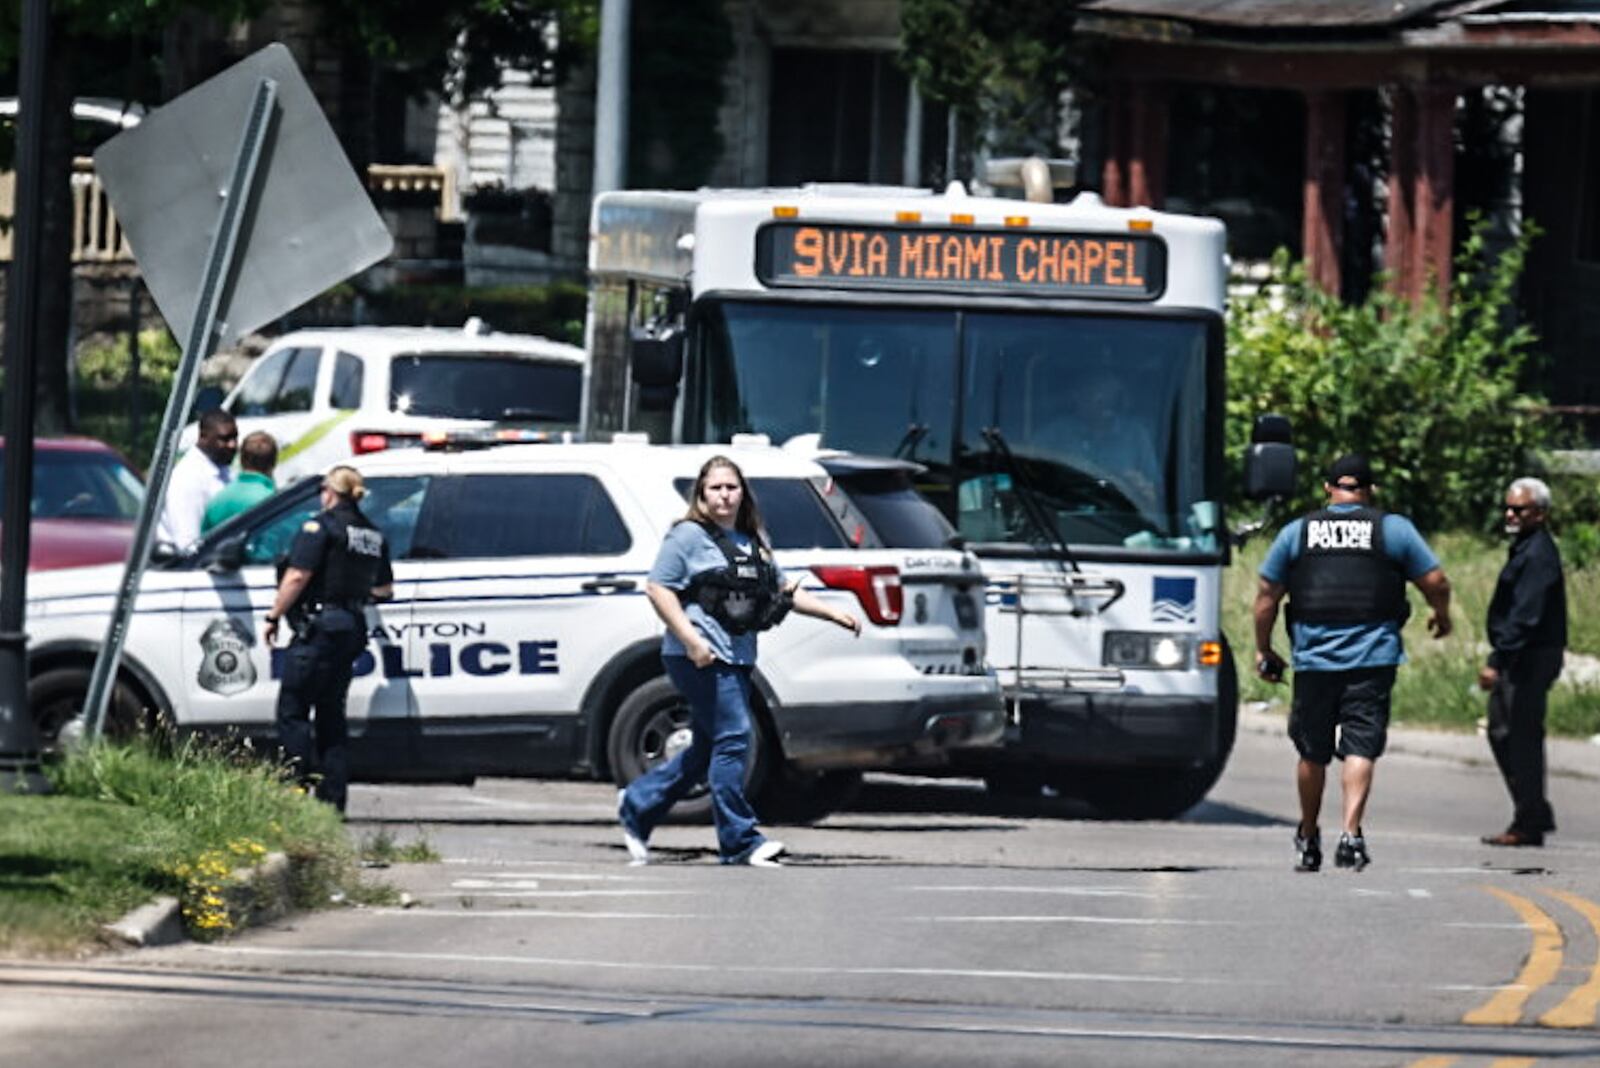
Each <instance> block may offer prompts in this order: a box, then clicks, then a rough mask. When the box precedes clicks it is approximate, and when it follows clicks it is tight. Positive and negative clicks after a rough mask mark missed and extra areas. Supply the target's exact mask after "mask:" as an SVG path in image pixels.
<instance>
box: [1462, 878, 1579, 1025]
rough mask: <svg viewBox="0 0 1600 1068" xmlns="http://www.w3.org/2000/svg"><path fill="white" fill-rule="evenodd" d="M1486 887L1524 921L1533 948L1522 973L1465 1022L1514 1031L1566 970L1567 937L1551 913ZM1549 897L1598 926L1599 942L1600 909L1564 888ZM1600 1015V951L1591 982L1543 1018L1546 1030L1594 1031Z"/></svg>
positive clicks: (1577, 989) (1531, 902)
mask: <svg viewBox="0 0 1600 1068" xmlns="http://www.w3.org/2000/svg"><path fill="white" fill-rule="evenodd" d="M1483 889H1485V890H1487V891H1488V892H1489V893H1491V894H1493V895H1494V896H1495V897H1498V898H1499V899H1500V900H1502V901H1504V902H1505V903H1506V904H1507V905H1510V906H1511V908H1512V909H1513V910H1514V911H1515V912H1516V913H1517V915H1518V916H1519V917H1520V918H1521V919H1522V922H1523V924H1524V925H1525V926H1526V927H1527V928H1528V930H1529V931H1530V932H1532V934H1533V948H1532V950H1531V951H1530V952H1529V953H1528V959H1527V961H1526V962H1525V963H1524V964H1523V966H1522V971H1521V973H1520V974H1519V975H1518V976H1517V977H1516V978H1515V979H1513V980H1512V981H1511V982H1510V983H1509V984H1508V985H1506V986H1504V987H1501V988H1500V990H1499V991H1498V992H1496V993H1495V995H1494V996H1493V997H1491V998H1490V999H1489V1000H1488V1001H1486V1002H1484V1003H1483V1004H1482V1005H1479V1006H1478V1007H1477V1008H1475V1009H1473V1010H1472V1011H1471V1012H1469V1013H1467V1014H1466V1015H1465V1016H1463V1017H1462V1018H1461V1022H1462V1023H1465V1024H1480V1025H1484V1026H1489V1027H1511V1026H1514V1025H1516V1024H1519V1023H1521V1022H1522V1014H1523V1010H1524V1009H1525V1008H1526V1007H1527V1004H1528V1000H1529V999H1530V998H1532V997H1533V996H1534V995H1535V994H1537V993H1538V992H1539V991H1541V990H1543V989H1544V988H1545V987H1546V986H1548V985H1550V983H1551V982H1553V981H1554V980H1555V978H1556V976H1557V975H1558V974H1559V973H1560V971H1561V965H1562V956H1561V948H1562V946H1563V945H1564V944H1565V941H1566V939H1565V938H1564V936H1563V935H1562V933H1561V928H1560V927H1559V926H1558V925H1557V924H1556V922H1555V920H1553V919H1551V918H1550V914H1549V913H1547V912H1545V911H1544V909H1542V908H1540V907H1539V906H1538V905H1537V904H1535V903H1534V902H1533V900H1532V899H1531V898H1527V897H1523V896H1522V895H1521V894H1513V893H1511V892H1510V891H1508V890H1502V889H1500V888H1499V887H1496V886H1485V887H1484V888H1483ZM1542 892H1543V893H1544V894H1545V895H1547V896H1549V897H1552V898H1555V899H1556V900H1557V901H1561V902H1563V903H1565V904H1566V905H1568V906H1569V907H1570V908H1572V909H1573V910H1574V911H1576V912H1577V913H1579V914H1580V915H1581V916H1583V918H1584V919H1585V920H1588V921H1589V926H1590V927H1591V928H1593V930H1594V934H1595V938H1596V940H1597V942H1600V905H1596V904H1595V903H1594V902H1593V901H1589V900H1587V899H1585V898H1581V897H1578V896H1577V895H1576V894H1569V893H1567V892H1566V891H1565V890H1544V891H1542ZM1597 1012H1600V951H1597V953H1596V959H1595V962H1594V965H1593V966H1592V967H1591V968H1590V970H1589V978H1588V980H1587V981H1585V982H1584V983H1583V984H1582V985H1580V986H1578V987H1576V988H1574V989H1573V990H1572V991H1571V993H1569V994H1568V995H1567V996H1566V997H1565V998H1563V999H1562V1001H1561V1003H1560V1004H1559V1005H1557V1006H1556V1007H1555V1008H1553V1009H1551V1010H1550V1011H1549V1012H1546V1013H1545V1014H1544V1015H1542V1016H1540V1017H1539V1019H1538V1023H1539V1024H1540V1025H1541V1026H1543V1027H1593V1026H1595V1022H1596V1015H1597Z"/></svg>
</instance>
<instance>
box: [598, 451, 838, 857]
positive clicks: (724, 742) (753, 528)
mask: <svg viewBox="0 0 1600 1068" xmlns="http://www.w3.org/2000/svg"><path fill="white" fill-rule="evenodd" d="M689 501H690V503H689V513H688V515H687V516H685V517H684V519H682V520H681V521H679V522H678V523H677V524H676V525H675V526H674V527H673V528H672V529H671V530H670V531H668V532H667V536H666V538H665V539H664V540H663V542H662V545H661V551H660V552H659V553H658V554H657V556H656V562H655V565H654V566H653V567H652V568H651V569H650V576H649V579H648V580H647V582H646V584H645V593H646V595H647V596H648V597H649V598H650V604H651V606H652V607H653V608H655V610H656V614H657V615H659V616H660V617H661V621H662V622H663V623H665V624H666V627H667V632H666V634H665V635H664V636H663V638H662V641H661V660H662V663H663V665H664V666H665V667H666V669H667V676H668V677H669V678H670V679H672V684H673V685H674V686H676V687H677V689H678V692H679V693H681V694H683V696H684V699H685V700H686V701H687V702H688V704H689V722H690V728H691V732H692V740H691V741H690V743H689V745H688V746H687V747H686V748H685V749H684V750H683V751H682V752H680V753H678V755H677V756H675V757H673V758H672V759H671V760H669V761H667V762H665V763H663V764H658V765H657V766H656V767H654V768H652V769H651V770H650V771H648V772H646V773H645V774H643V775H641V776H639V777H638V778H637V779H635V780H633V782H631V783H629V784H628V786H627V788H626V789H624V790H623V791H622V794H621V796H620V797H619V798H618V803H617V816H618V818H619V820H620V821H621V823H622V834H623V842H624V843H625V844H626V845H627V847H628V853H629V856H630V857H631V858H632V863H634V864H647V863H649V861H650V849H649V846H648V844H647V843H648V842H649V840H650V832H651V831H652V830H654V828H655V827H656V825H657V824H658V823H660V822H661V821H662V820H663V819H664V818H665V817H666V815H667V812H668V810H670V809H671V808H672V806H673V804H674V803H675V802H676V801H677V800H678V799H679V798H681V797H683V796H684V795H685V794H686V793H688V792H689V790H690V789H691V788H693V787H694V786H695V785H697V784H698V783H702V782H704V783H707V785H708V786H709V787H710V792H711V816H712V820H713V822H715V824H716V828H717V846H718V852H719V853H720V854H721V858H722V863H724V864H748V865H751V866H754V867H773V866H776V864H777V858H778V855H779V854H781V853H782V852H783V843H781V842H777V841H774V840H772V839H770V838H767V837H765V836H764V835H762V833H761V832H760V830H759V829H758V828H757V827H756V814H755V810H754V809H752V808H751V806H750V801H749V799H748V798H747V797H746V796H745V792H744V780H745V772H746V768H747V765H748V764H749V760H750V735H751V732H752V730H754V725H753V724H752V723H751V719H750V672H751V670H752V669H753V668H754V666H755V662H756V634H757V633H758V632H760V631H762V630H766V629H768V628H770V627H772V626H775V625H776V624H777V623H778V621H779V620H781V619H782V618H783V616H784V613H785V612H786V611H787V610H788V608H790V607H792V608H793V609H794V610H795V611H796V612H799V613H800V614H802V615H808V616H815V617H816V618H818V619H824V620H827V621H828V622H830V623H833V624H835V625H837V626H840V627H843V628H845V629H846V630H849V631H851V632H852V633H854V634H856V635H858V636H859V635H860V633H861V623H860V621H859V620H857V619H856V617H855V616H853V615H851V614H850V613H848V612H839V611H835V610H834V609H832V608H830V607H828V606H827V605H826V604H824V603H823V602H822V601H821V600H819V599H817V598H815V597H813V596H811V595H810V594H809V593H807V592H806V591H805V590H802V589H799V588H798V583H795V584H793V585H789V584H786V583H785V582H784V580H783V575H782V573H781V572H780V571H779V570H778V567H777V565H776V564H775V563H774V562H773V560H772V553H771V550H770V548H769V547H768V545H767V541H766V535H765V532H764V530H763V529H762V524H761V514H760V512H759V511H757V509H756V501H755V498H754V497H753V496H751V494H750V488H749V486H748V485H747V484H746V483H745V478H744V473H743V472H741V471H740V470H739V468H738V466H737V465H735V464H734V462H733V461H732V460H730V459H728V458H727V457H726V456H713V457H712V458H711V459H709V460H707V461H706V463H705V465H704V466H702V467H701V468H700V474H699V476H698V477H697V478H696V479H695V482H694V488H693V490H692V491H691V493H690V496H689Z"/></svg>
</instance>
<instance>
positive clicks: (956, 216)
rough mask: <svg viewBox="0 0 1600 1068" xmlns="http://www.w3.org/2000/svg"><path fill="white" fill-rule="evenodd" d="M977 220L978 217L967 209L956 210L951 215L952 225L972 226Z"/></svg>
mask: <svg viewBox="0 0 1600 1068" xmlns="http://www.w3.org/2000/svg"><path fill="white" fill-rule="evenodd" d="M976 221H977V219H976V218H974V217H973V216H972V215H971V214H970V213H969V212H965V211H958V212H954V213H952V214H951V216H950V225H951V226H971V225H972V224H973V223H974V222H976Z"/></svg>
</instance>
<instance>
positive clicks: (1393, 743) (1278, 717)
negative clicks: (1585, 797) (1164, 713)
mask: <svg viewBox="0 0 1600 1068" xmlns="http://www.w3.org/2000/svg"><path fill="white" fill-rule="evenodd" d="M1288 712H1289V709H1288V706H1287V705H1285V704H1279V703H1277V702H1274V703H1272V704H1266V703H1264V702H1260V701H1251V702H1247V703H1244V704H1241V705H1240V706H1239V729H1240V730H1244V731H1249V732H1250V733H1252V734H1272V735H1277V736H1278V737H1280V738H1284V745H1285V746H1287V745H1288V744H1289V742H1288V739H1287V737H1286V736H1285V733H1286V731H1287V728H1288V722H1287V718H1288ZM1388 752H1390V753H1406V754H1409V755H1411V756H1420V757H1427V758H1429V759H1433V760H1449V761H1453V762H1455V763H1457V764H1487V765H1489V766H1490V767H1493V766H1494V754H1493V753H1492V752H1490V751H1489V742H1488V740H1487V739H1485V738H1484V737H1483V734H1482V733H1481V732H1473V733H1468V732H1465V731H1443V730H1426V729H1422V728H1418V727H1406V726H1391V727H1390V728H1389V746H1388ZM1545 765H1546V767H1547V768H1548V770H1549V774H1551V775H1560V776H1564V777H1567V778H1574V779H1589V780H1593V781H1596V782H1600V745H1597V744H1595V743H1593V742H1588V741H1580V740H1576V739H1571V738H1547V739H1546V740H1545Z"/></svg>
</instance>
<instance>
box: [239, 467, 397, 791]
mask: <svg viewBox="0 0 1600 1068" xmlns="http://www.w3.org/2000/svg"><path fill="white" fill-rule="evenodd" d="M366 492H367V490H366V485H365V483H364V482H363V481H362V478H361V475H360V473H359V472H357V471H356V470H355V469H354V468H351V467H335V468H334V469H333V470H331V471H329V472H328V473H327V474H326V475H325V476H323V479H322V511H321V512H320V513H318V514H317V515H316V516H314V517H312V518H310V519H307V520H306V522H305V524H304V525H303V526H302V527H301V528H300V532H299V533H298V534H297V535H295V539H294V544H293V546H291V547H290V550H289V560H288V567H287V568H286V569H285V571H284V573H283V577H282V579H280V580H279V583H278V593H277V596H276V597H275V598H274V599H273V603H272V609H271V610H270V611H269V612H268V613H267V615H266V620H265V622H266V626H265V627H264V628H263V630H262V636H263V637H264V638H265V640H266V644H267V648H269V649H270V648H272V646H273V645H275V644H276V642H277V638H278V621H279V620H280V619H282V618H284V617H286V616H287V618H288V620H289V623H290V625H291V626H292V627H293V628H294V640H293V641H292V642H290V643H289V648H288V649H287V650H285V652H284V658H283V678H282V684H281V685H280V687H279V689H278V715H277V719H278V745H279V746H280V747H282V749H283V754H284V757H285V758H286V759H287V760H288V761H289V763H290V765H291V766H292V767H293V768H294V771H295V774H296V776H297V777H298V778H299V780H300V782H301V783H302V784H303V785H305V786H310V785H312V784H313V783H314V784H315V786H316V791H317V797H318V798H319V799H321V800H323V801H326V802H327V803H328V804H330V805H332V806H334V807H335V808H337V809H338V810H339V811H340V812H343V811H344V805H345V792H346V787H347V784H348V782H349V778H350V769H349V759H348V757H347V755H346V749H347V747H348V745H349V732H348V728H347V725H346V720H345V697H346V695H347V694H348V693H349V692H350V679H351V676H352V674H353V673H354V669H355V660H356V658H357V657H358V656H360V655H361V652H362V650H363V649H365V648H366V647H367V620H366V609H367V605H369V604H371V603H372V602H373V601H375V600H377V601H387V600H388V599H389V598H391V597H393V596H394V573H393V571H392V569H391V568H390V564H389V545H388V542H387V541H385V540H384V537H383V532H382V531H381V530H379V529H378V528H377V527H376V526H375V525H373V523H372V522H371V521H370V520H369V519H367V517H366V516H365V515H363V514H362V513H361V509H360V508H358V507H357V506H356V502H357V501H359V500H360V499H361V498H362V497H364V496H366ZM313 710H315V713H316V719H315V724H314V725H313V721H312V712H313Z"/></svg>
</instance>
